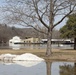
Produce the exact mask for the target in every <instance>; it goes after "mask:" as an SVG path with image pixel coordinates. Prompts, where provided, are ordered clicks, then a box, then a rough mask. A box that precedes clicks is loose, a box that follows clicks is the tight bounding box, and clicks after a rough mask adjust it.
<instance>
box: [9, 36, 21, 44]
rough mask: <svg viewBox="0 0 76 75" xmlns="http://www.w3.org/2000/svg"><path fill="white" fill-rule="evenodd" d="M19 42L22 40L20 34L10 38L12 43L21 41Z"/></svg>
mask: <svg viewBox="0 0 76 75" xmlns="http://www.w3.org/2000/svg"><path fill="white" fill-rule="evenodd" d="M19 42H21V39H20V37H18V36H14V37H13V38H12V39H10V40H9V43H10V44H11V43H13V44H14V43H19Z"/></svg>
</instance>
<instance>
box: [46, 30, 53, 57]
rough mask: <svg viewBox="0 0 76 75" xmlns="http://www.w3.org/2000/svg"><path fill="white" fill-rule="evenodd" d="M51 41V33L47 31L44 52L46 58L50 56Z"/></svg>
mask: <svg viewBox="0 0 76 75" xmlns="http://www.w3.org/2000/svg"><path fill="white" fill-rule="evenodd" d="M51 39H52V31H50V30H49V31H48V35H47V50H46V55H47V56H50V55H51V53H52V52H51V49H52V48H51V45H52V43H51Z"/></svg>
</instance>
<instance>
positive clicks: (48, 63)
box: [46, 61, 52, 75]
mask: <svg viewBox="0 0 76 75" xmlns="http://www.w3.org/2000/svg"><path fill="white" fill-rule="evenodd" d="M51 65H52V62H49V61H46V69H47V75H51Z"/></svg>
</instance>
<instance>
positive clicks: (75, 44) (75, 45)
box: [74, 38, 76, 50]
mask: <svg viewBox="0 0 76 75" xmlns="http://www.w3.org/2000/svg"><path fill="white" fill-rule="evenodd" d="M74 49H75V50H76V38H74Z"/></svg>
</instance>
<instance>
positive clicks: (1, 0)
mask: <svg viewBox="0 0 76 75" xmlns="http://www.w3.org/2000/svg"><path fill="white" fill-rule="evenodd" d="M4 1H5V0H0V6H3V5H5V2H4ZM0 14H1V15H0V23H1V21H2V18H3V14H2V12H1V10H0ZM60 18H61V16H59V17H56V20H55V22H57V21H58V20H59V19H60ZM65 23H66V19H65V20H64V21H63V22H62V23H60V24H59V25H58V26H56V27H55V28H56V29H60V28H61V27H62V26H63V25H65ZM18 27H19V26H18Z"/></svg>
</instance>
